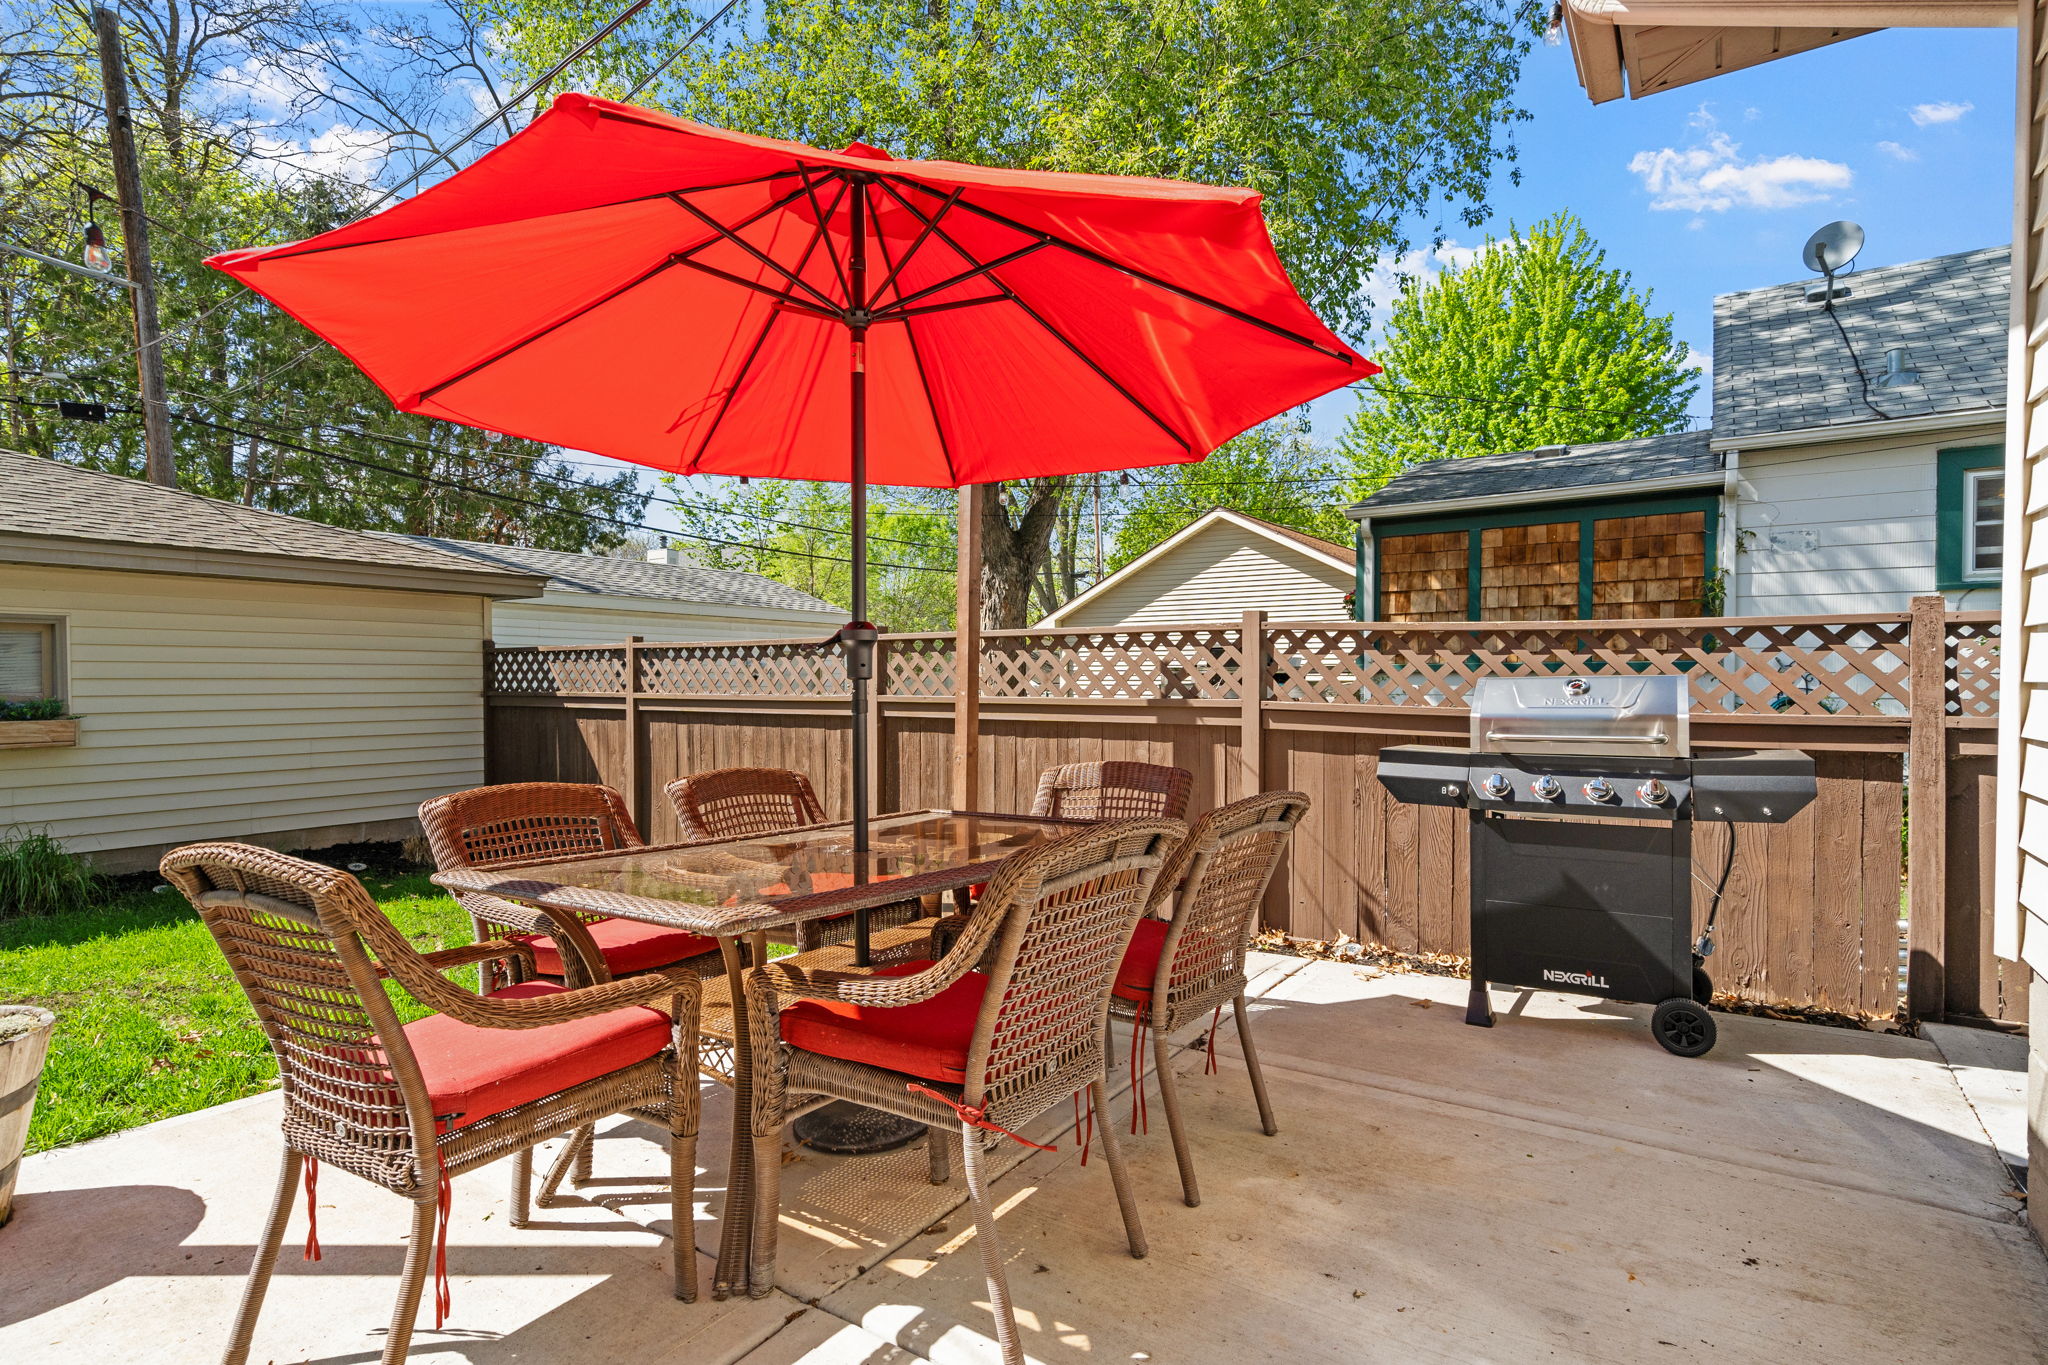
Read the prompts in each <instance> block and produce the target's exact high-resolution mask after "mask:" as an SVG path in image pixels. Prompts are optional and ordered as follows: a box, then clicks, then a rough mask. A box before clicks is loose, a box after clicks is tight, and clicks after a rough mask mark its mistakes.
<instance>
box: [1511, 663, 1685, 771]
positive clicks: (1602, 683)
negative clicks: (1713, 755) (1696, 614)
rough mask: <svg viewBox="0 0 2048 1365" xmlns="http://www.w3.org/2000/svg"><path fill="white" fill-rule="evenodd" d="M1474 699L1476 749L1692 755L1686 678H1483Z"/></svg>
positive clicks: (1621, 755)
mask: <svg viewBox="0 0 2048 1365" xmlns="http://www.w3.org/2000/svg"><path fill="white" fill-rule="evenodd" d="M1470 700H1471V706H1472V739H1471V748H1472V751H1473V752H1474V753H1480V754H1529V755H1541V754H1555V755H1570V756H1572V757H1574V758H1583V757H1602V758H1632V759H1637V760H1642V759H1675V758H1689V757H1691V755H1692V741H1691V729H1690V727H1689V726H1688V724H1687V720H1688V714H1687V713H1688V701H1689V699H1688V697H1687V695H1686V680H1685V679H1684V678H1678V677H1669V676H1663V677H1637V676H1634V675H1630V676H1623V677H1590V678H1589V677H1563V676H1551V677H1542V678H1481V679H1480V680H1479V681H1478V682H1477V683H1476V684H1475V685H1474V686H1473V688H1472V695H1471V699H1470Z"/></svg>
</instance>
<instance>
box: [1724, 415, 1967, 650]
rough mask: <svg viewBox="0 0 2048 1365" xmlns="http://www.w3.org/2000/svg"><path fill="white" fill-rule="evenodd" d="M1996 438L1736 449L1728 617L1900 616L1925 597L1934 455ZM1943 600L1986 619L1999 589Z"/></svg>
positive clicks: (1930, 579) (1931, 580)
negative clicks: (1736, 498) (1896, 613)
mask: <svg viewBox="0 0 2048 1365" xmlns="http://www.w3.org/2000/svg"><path fill="white" fill-rule="evenodd" d="M2001 437H2002V428H2001V427H1999V426H1996V425H1989V426H1979V427H1970V428H1960V429H1958V430H1956V431H1954V432H1952V433H1949V434H1946V435H1942V436H1940V437H1938V438H1936V437H1928V436H1919V437H1915V438H1914V440H1913V442H1912V443H1911V444H1903V445H1902V444H1897V443H1886V442H1881V441H1857V442H1842V443H1839V444H1830V445H1822V446H1801V447H1791V448H1787V449H1783V450H1755V451H1750V450H1745V451H1743V452H1742V454H1741V459H1740V461H1739V471H1740V476H1741V497H1740V500H1739V502H1738V504H1737V506H1736V509H1735V561H1734V562H1735V565H1736V570H1735V580H1736V581H1735V584H1734V587H1735V592H1734V596H1733V599H1732V600H1731V601H1730V602H1729V604H1728V611H1729V613H1730V614H1731V615H1740V616H1805V615H1827V614H1830V613H1835V612H1868V611H1904V610H1906V608H1907V603H1908V601H1909V599H1911V598H1912V597H1914V596H1915V595H1917V594H1925V593H1931V592H1933V591H1935V564H1934V551H1935V465H1936V459H1935V456H1936V453H1937V452H1938V451H1941V450H1948V449H1954V448H1956V447H1961V446H1976V445H1985V444H1994V445H1995V444H1996V443H1997V442H1998V441H1999V440H2000V439H2001ZM1774 538H1775V542H1776V543H1774ZM1808 538H1810V539H1811V541H1812V548H1810V549H1809V548H1806V541H1807V540H1808ZM1947 598H1948V602H1949V605H1950V606H1951V607H1952V608H1955V609H1957V610H1969V611H1992V610H1996V609H1997V607H1998V604H1999V587H1998V584H1997V583H1996V582H1991V583H1987V584H1986V585H1985V586H1983V587H1981V588H1972V589H1970V590H1968V591H1967V592H1964V591H1955V592H1950V593H1948V594H1947Z"/></svg>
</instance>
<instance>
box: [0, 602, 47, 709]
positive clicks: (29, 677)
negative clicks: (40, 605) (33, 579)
mask: <svg viewBox="0 0 2048 1365" xmlns="http://www.w3.org/2000/svg"><path fill="white" fill-rule="evenodd" d="M56 695H57V623H56V622H55V621H7V620H0V701H36V700H39V699H41V698H43V697H54V696H56Z"/></svg>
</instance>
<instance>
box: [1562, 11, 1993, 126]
mask: <svg viewBox="0 0 2048 1365" xmlns="http://www.w3.org/2000/svg"><path fill="white" fill-rule="evenodd" d="M2016 17H2017V11H2016V9H2015V6H2014V4H2013V0H1946V2H1945V3H1934V2H1932V0H1835V2H1834V3H1829V0H1565V4H1564V27H1565V34H1566V36H1567V38H1568V39H1569V40H1570V42H1571V48H1572V61H1573V62H1574V64H1575V65H1576V66H1577V67H1578V72H1579V84H1580V85H1582V86H1584V87H1585V88H1586V94H1587V96H1588V97H1589V98H1590V99H1591V100H1592V101H1593V102H1594V103H1595V104H1601V103H1605V102H1606V101H1608V100H1613V99H1620V98H1621V97H1622V95H1624V94H1626V95H1628V96H1629V97H1630V98H1632V99H1641V98H1642V97H1643V96H1645V95H1653V94H1655V93H1656V92H1658V91H1659V90H1669V89H1672V88H1673V87H1675V86H1680V85H1690V84H1692V83H1693V82H1694V81H1703V80H1705V79H1707V78H1708V77H1709V76H1718V75H1720V74H1721V73H1722V72H1724V71H1740V70H1742V69H1743V68H1744V67H1750V66H1760V65H1762V64H1763V63H1764V62H1769V61H1775V60H1776V59H1778V58H1779V57H1789V56H1791V55H1792V54H1793V53H1795V52H1810V51H1812V50H1813V49H1814V48H1817V47H1826V46H1827V45H1828V44H1830V43H1839V42H1841V41H1842V40H1843V39H1845V38H1855V37H1858V36H1860V35H1862V34H1865V33H1874V32H1876V31H1877V30H1878V29H1881V28H1998V27H2011V26H2012V25H2013V24H2014V23H2015V22H2016Z"/></svg>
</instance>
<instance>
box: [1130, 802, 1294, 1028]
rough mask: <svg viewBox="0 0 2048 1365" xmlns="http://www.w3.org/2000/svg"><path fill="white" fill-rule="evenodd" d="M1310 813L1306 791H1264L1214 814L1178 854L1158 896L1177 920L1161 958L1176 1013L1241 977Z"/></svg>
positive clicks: (1157, 904) (1167, 1000)
mask: <svg viewBox="0 0 2048 1365" xmlns="http://www.w3.org/2000/svg"><path fill="white" fill-rule="evenodd" d="M1308 809H1309V799H1308V797H1306V796H1304V795H1303V794H1302V793H1300V792H1291V791H1282V792H1262V793H1261V794H1259V795H1257V796H1253V797H1247V798H1246V799H1245V800H1242V801H1235V802H1232V803H1231V804H1230V805H1227V806H1218V807H1217V808H1216V809H1214V810H1212V811H1210V812H1209V813H1208V814H1206V815H1204V816H1203V817H1202V818H1201V819H1199V820H1197V821H1196V822H1195V824H1194V828H1192V829H1191V830H1189V831H1188V837H1187V838H1186V839H1184V840H1182V841H1181V843H1180V846H1179V847H1178V848H1176V849H1175V850H1174V851H1173V856H1172V857H1171V858H1169V859H1168V860H1167V863H1166V867H1165V868H1164V869H1163V870H1162V871H1161V872H1160V874H1159V880H1158V883H1157V884H1156V886H1155V888H1154V891H1153V908H1154V909H1155V910H1162V909H1167V908H1171V910H1172V914H1173V919H1174V924H1173V927H1172V928H1171V929H1170V930H1169V931H1168V934H1167V942H1166V945H1165V952H1164V953H1163V954H1162V956H1161V964H1162V966H1163V967H1165V968H1166V971H1167V980H1166V989H1165V993H1164V998H1163V1000H1161V1003H1164V1004H1165V1005H1166V1006H1167V1007H1168V1008H1169V1009H1171V1008H1172V1006H1173V1005H1174V1004H1177V1003H1179V1002H1180V1001H1182V1000H1185V999H1188V998H1190V997H1194V996H1200V995H1204V994H1206V993H1208V991H1209V990H1210V989H1211V988H1212V987H1213V986H1215V985H1217V984H1219V983H1225V982H1228V983H1231V984H1232V985H1233V986H1234V985H1235V983H1236V981H1237V980H1238V979H1239V978H1241V977H1242V975H1243V973H1244V955H1245V950H1246V948H1247V947H1248V946H1249V944H1250V942H1251V936H1252V932H1253V928H1254V926H1255V925H1256V923H1257V921H1258V915H1259V906H1260V904H1261V902H1263V901H1264V900H1265V896H1266V887H1267V885H1268V884H1269V883H1271V881H1272V880H1273V873H1274V870H1275V869H1276V868H1277V867H1278V866H1279V864H1280V855H1281V854H1282V853H1284V852H1286V851H1287V841H1288V839H1289V838H1290V837H1291V836H1292V835H1293V833H1294V829H1295V826H1297V825H1299V824H1300V823H1301V819H1302V817H1303V816H1304V815H1306V814H1308ZM1153 994H1154V998H1155V1000H1160V999H1161V996H1160V992H1159V990H1158V989H1157V986H1156V985H1155V988H1154V992H1153Z"/></svg>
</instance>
